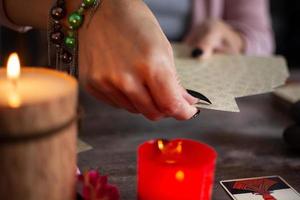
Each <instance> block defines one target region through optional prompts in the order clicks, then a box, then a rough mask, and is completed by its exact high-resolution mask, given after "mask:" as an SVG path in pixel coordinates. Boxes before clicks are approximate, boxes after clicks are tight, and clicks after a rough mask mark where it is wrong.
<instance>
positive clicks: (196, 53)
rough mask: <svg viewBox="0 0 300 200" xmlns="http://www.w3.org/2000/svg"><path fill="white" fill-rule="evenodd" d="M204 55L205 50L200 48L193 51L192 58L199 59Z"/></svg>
mask: <svg viewBox="0 0 300 200" xmlns="http://www.w3.org/2000/svg"><path fill="white" fill-rule="evenodd" d="M202 54H203V50H202V49H200V48H195V49H194V50H193V51H192V57H193V58H197V57H199V56H201V55H202Z"/></svg>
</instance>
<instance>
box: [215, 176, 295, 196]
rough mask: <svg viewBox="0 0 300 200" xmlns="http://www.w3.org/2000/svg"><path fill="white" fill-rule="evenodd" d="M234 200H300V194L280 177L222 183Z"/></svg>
mask: <svg viewBox="0 0 300 200" xmlns="http://www.w3.org/2000/svg"><path fill="white" fill-rule="evenodd" d="M220 184H221V185H222V187H223V188H224V189H225V191H226V192H227V193H228V194H229V195H230V197H231V198H232V199H234V200H300V195H299V193H298V192H297V191H296V190H295V189H294V188H292V187H291V186H290V185H289V184H288V183H287V182H286V181H285V180H283V179H282V178H281V177H280V176H266V177H255V178H245V179H235V180H227V181H221V182H220Z"/></svg>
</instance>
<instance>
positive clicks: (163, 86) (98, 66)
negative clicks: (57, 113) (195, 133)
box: [0, 0, 197, 120]
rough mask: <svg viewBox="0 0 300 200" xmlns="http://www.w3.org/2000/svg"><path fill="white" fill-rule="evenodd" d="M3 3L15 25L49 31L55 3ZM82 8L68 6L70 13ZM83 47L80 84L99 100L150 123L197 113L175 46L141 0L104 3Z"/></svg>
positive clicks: (84, 30) (85, 30) (82, 35)
mask: <svg viewBox="0 0 300 200" xmlns="http://www.w3.org/2000/svg"><path fill="white" fill-rule="evenodd" d="M0 1H1V0H0ZM2 1H3V5H4V9H5V10H6V14H7V16H8V18H9V19H10V20H11V22H13V23H14V24H17V25H21V26H32V27H35V28H42V29H45V28H46V27H47V22H48V13H49V10H50V8H51V4H52V0H26V1H24V0H2ZM80 2H81V0H66V3H67V10H68V13H70V12H71V11H74V10H75V9H76V8H77V6H79V4H80ZM0 3H1V2H0ZM79 41H80V42H79V70H80V78H81V80H82V83H83V84H84V86H85V87H86V88H87V89H88V90H89V91H90V93H92V94H93V95H94V96H96V97H97V98H99V99H101V100H103V101H105V102H107V103H108V104H110V105H113V106H115V107H120V108H124V109H126V110H128V111H130V112H133V113H141V114H143V115H144V116H145V117H147V118H149V119H151V120H157V119H160V118H162V117H174V118H176V119H179V120H185V119H189V118H191V117H192V116H193V115H194V114H195V113H196V112H197V108H196V107H194V106H193V104H194V103H196V102H197V99H195V98H193V97H192V96H190V95H189V94H188V93H187V92H186V90H185V89H183V88H182V86H181V85H180V84H179V80H178V79H177V75H176V70H175V67H174V60H173V52H172V48H171V45H170V43H169V42H168V40H167V38H166V37H165V35H164V34H163V32H162V30H161V29H160V26H159V24H158V22H157V21H156V19H155V17H154V16H153V14H152V13H151V11H150V10H149V9H148V7H147V6H146V5H145V4H144V2H143V1H142V0H122V1H120V0H102V1H101V5H100V7H99V8H98V10H97V11H96V13H95V15H94V16H93V18H92V20H91V21H90V23H89V25H88V26H87V25H83V26H82V27H81V28H80V30H79Z"/></svg>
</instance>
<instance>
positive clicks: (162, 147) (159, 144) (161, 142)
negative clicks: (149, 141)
mask: <svg viewBox="0 0 300 200" xmlns="http://www.w3.org/2000/svg"><path fill="white" fill-rule="evenodd" d="M157 146H158V149H159V150H161V151H162V150H163V149H164V147H165V145H164V141H163V140H158V141H157Z"/></svg>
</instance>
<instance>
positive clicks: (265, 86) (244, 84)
mask: <svg viewBox="0 0 300 200" xmlns="http://www.w3.org/2000/svg"><path fill="white" fill-rule="evenodd" d="M173 50H174V57H175V65H176V69H177V72H178V76H179V78H180V81H181V83H182V85H183V86H184V87H185V88H186V89H190V90H194V91H197V92H199V93H201V94H203V95H204V96H206V97H207V98H208V99H209V100H210V101H211V102H212V104H210V105H208V104H206V103H199V104H197V107H199V108H207V109H214V110H221V111H229V112H239V107H238V105H237V103H236V98H240V97H245V96H250V95H256V94H262V93H267V92H272V91H273V90H274V89H275V88H277V87H278V86H281V85H283V84H284V83H285V81H286V79H287V78H288V76H289V72H288V69H287V64H286V62H285V59H284V58H283V57H279V56H270V57H254V56H243V55H214V56H212V58H210V59H207V60H201V59H195V58H191V57H190V54H191V51H192V49H191V48H189V47H187V46H185V45H183V44H173Z"/></svg>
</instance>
